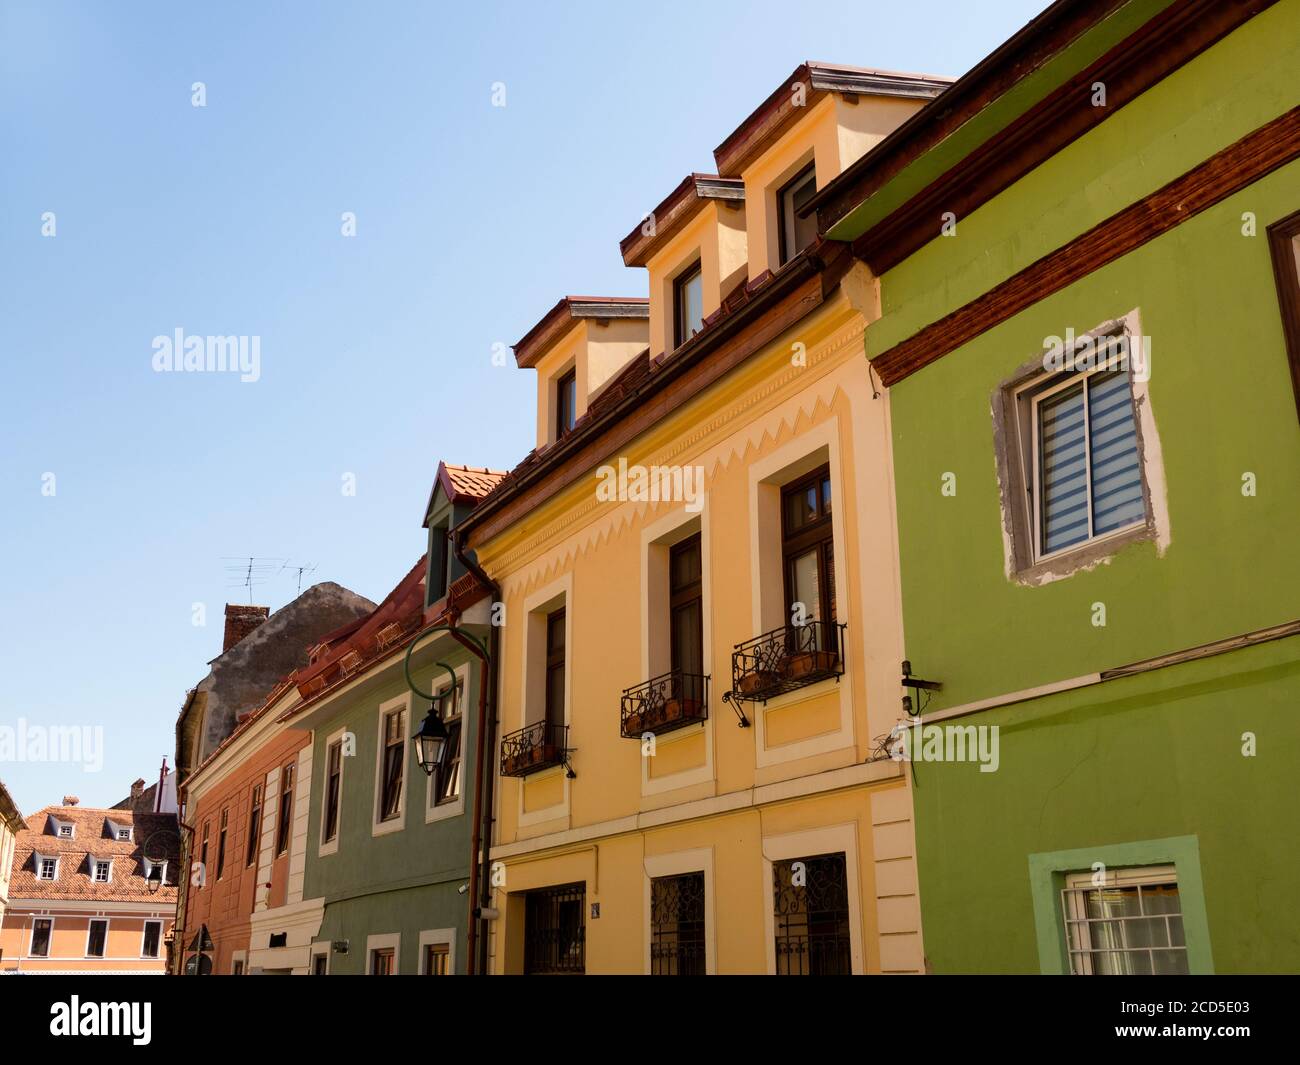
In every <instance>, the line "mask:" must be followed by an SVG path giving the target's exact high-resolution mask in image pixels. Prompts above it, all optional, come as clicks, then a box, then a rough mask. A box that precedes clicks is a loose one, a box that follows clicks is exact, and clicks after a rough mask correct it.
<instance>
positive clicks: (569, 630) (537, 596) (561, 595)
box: [515, 571, 578, 828]
mask: <svg viewBox="0 0 1300 1065" xmlns="http://www.w3.org/2000/svg"><path fill="white" fill-rule="evenodd" d="M560 599H562V600H563V601H564V654H565V662H564V723H565V724H566V725H568V726H569V730H570V731H569V741H570V743H571V744H572V745H573V746H575V747H576V746H578V740H577V737H575V736H574V735H573V731H572V730H573V720H572V715H573V672H574V664H575V663H574V651H575V648H574V645H573V572H572V571H569V572H568V573H565V574H564V575H563V576H562V577H560V578H559V579H558V580H554V581H552V582H551V583H550V584H548V585H546V586H545V587H542V588H538V589H537V590H536V591H535V592H533V594H532V595H530V596H528V598H527V599H525V600H524V631H523V658H522V662H523V676H521V677H520V684H521V686H522V691H521V696H522V697H521V698H520V699H519V716H518V717H517V718H516V721H517V724H516V725H515V728H517V729H521V728H523V727H524V726H526V725H527V724H529V720H528V708H529V705H528V700H529V695H528V692H529V685H530V681H531V680H532V677H531V666H530V663H531V657H530V654H529V652H530V646H529V641H530V638H531V632H530V630H531V629H532V628H533V626H532V625H529V624H528V618H529V616H530V615H532V614H534V613H536V612H538V611H539V610H540V609H541V608H542V607H543V606H546V605H548V604H551V603H553V602H555V601H557V600H560ZM542 633H543V635H542V639H543V640H544V639H545V638H546V637H545V626H542ZM544 654H545V648H543V655H544ZM543 683H544V682H543ZM551 772H557V773H561V774H563V789H564V797H563V798H562V799H561V800H560V801H559V802H558V803H552V804H551V805H550V806H546V807H542V808H540V809H537V810H533V811H531V812H527V811H525V810H524V792H525V790H526V789H527V784H528V781H529V780H531V779H535V777H520V778H519V787H518V788H517V789H516V790H517V791H518V793H519V797H518V799H517V802H518V811H517V814H516V816H517V822H516V823H517V824H518V826H519V827H520V828H527V827H529V826H531V825H537V824H542V823H544V822H546V821H554V820H556V819H558V818H561V817H568V816H569V811H570V802H571V795H570V791H571V789H570V784H571V783H572V782H571V781H570V780H569V776H568V774H567V773H565V772H564V770H563V769H562V768H561V769H555V770H552V771H551ZM537 775H538V776H544V775H545V774H544V773H543V774H537Z"/></svg>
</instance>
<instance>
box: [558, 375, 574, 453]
mask: <svg viewBox="0 0 1300 1065" xmlns="http://www.w3.org/2000/svg"><path fill="white" fill-rule="evenodd" d="M570 390H572V400H571V401H570V398H569V396H570ZM570 407H572V409H571V410H570V409H569V408H570ZM577 422H578V368H577V367H576V366H574V367H570V368H569V369H567V370H565V371H564V373H562V374H560V376H559V377H557V378H556V379H555V439H556V440H559V439H560V438H561V437H563V436H566V435H567V434H569V433H571V432H573V427H574V426H575V425H576V424H577Z"/></svg>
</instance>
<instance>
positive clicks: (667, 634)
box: [462, 64, 945, 975]
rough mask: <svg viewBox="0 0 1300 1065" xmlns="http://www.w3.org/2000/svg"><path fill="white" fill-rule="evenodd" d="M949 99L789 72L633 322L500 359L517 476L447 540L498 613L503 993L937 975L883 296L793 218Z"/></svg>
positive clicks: (885, 79) (577, 320)
mask: <svg viewBox="0 0 1300 1065" xmlns="http://www.w3.org/2000/svg"><path fill="white" fill-rule="evenodd" d="M944 84H945V82H944V81H943V80H942V79H935V78H928V77H923V76H914V75H892V74H883V73H881V72H877V71H859V70H852V69H848V68H839V67H835V68H829V67H818V66H815V65H811V64H805V65H803V66H801V67H800V68H798V69H797V70H796V71H795V73H794V74H793V75H792V76H791V78H789V79H787V81H786V82H785V83H783V85H782V86H781V87H780V88H778V90H777V91H776V92H775V93H774V94H773V95H772V97H770V98H769V99H768V100H767V101H765V103H764V104H763V105H762V106H761V107H760V108H759V109H758V110H757V111H755V112H754V114H753V115H751V116H750V117H749V118H748V119H747V120H746V121H745V123H743V124H742V125H741V127H740V128H739V129H737V131H736V132H734V133H733V134H732V135H731V136H730V137H729V138H728V139H727V140H726V141H725V142H724V143H723V145H722V146H721V147H720V148H719V149H718V150H717V152H716V153H715V159H716V161H717V164H718V174H716V175H691V176H690V177H688V178H687V179H686V180H685V181H684V182H683V183H682V185H681V186H679V187H678V189H677V190H676V191H675V192H674V193H673V194H672V195H671V196H670V197H669V198H668V199H667V200H665V201H664V203H662V204H660V205H659V207H658V208H656V211H655V212H653V213H652V214H651V215H650V216H648V217H647V218H646V219H645V220H644V221H643V222H642V223H641V225H639V226H638V227H637V228H636V229H634V230H633V231H632V233H630V234H629V236H628V237H627V238H626V239H625V240H624V241H623V244H622V249H623V256H624V261H625V262H626V263H627V264H628V265H629V266H632V267H635V268H644V269H645V270H646V272H647V274H648V279H649V293H650V295H649V299H648V300H609V299H606V300H599V299H595V298H581V297H569V298H567V299H566V300H562V301H561V302H560V304H558V305H557V307H556V308H555V309H554V310H553V311H552V312H551V313H550V314H548V315H547V317H546V318H545V319H543V321H542V322H541V323H539V324H538V326H537V327H535V328H534V329H533V330H532V331H531V332H530V333H529V334H528V335H527V336H526V337H525V338H524V339H523V340H521V341H520V343H519V344H518V345H516V348H515V352H516V358H517V360H518V362H519V364H520V365H521V366H524V367H527V368H532V369H535V370H536V371H537V374H538V449H537V450H536V451H535V452H534V453H533V454H531V455H530V456H529V457H528V458H527V459H526V460H525V461H524V462H523V463H522V464H521V465H520V466H519V467H517V468H516V470H514V471H512V473H511V474H510V475H508V476H507V477H506V479H505V481H503V483H502V485H501V486H499V488H498V490H497V491H496V492H495V493H493V494H492V495H490V496H489V497H488V499H487V500H486V501H485V502H484V503H483V504H480V506H479V508H478V509H477V510H476V511H475V512H474V514H473V515H472V516H471V517H470V518H469V519H468V521H467V522H466V523H465V527H464V529H463V530H462V534H463V535H464V536H465V537H466V541H467V543H468V544H469V546H471V547H473V548H474V549H475V550H476V551H477V553H478V558H479V561H480V563H481V565H482V566H483V567H484V569H485V570H486V572H487V573H488V574H489V575H490V577H491V578H492V579H493V580H494V581H495V582H496V583H497V585H498V586H499V588H500V601H501V604H502V606H501V608H500V617H499V620H500V622H501V623H502V628H501V633H500V636H501V651H500V660H499V663H498V667H499V674H498V685H499V718H500V720H499V731H500V734H501V737H502V738H501V748H500V755H499V758H498V772H499V773H500V776H499V778H498V780H497V781H496V787H495V795H494V800H495V809H494V817H495V829H494V834H493V840H492V846H491V860H492V879H491V883H492V908H491V910H490V911H488V916H489V917H490V918H491V920H490V921H489V923H488V927H489V929H490V939H489V943H490V948H489V949H490V966H489V968H490V971H491V972H494V973H548V972H551V973H564V972H587V973H652V974H664V975H673V974H688V973H705V972H707V973H790V974H796V973H847V972H852V973H886V972H887V973H915V972H920V971H922V970H923V969H924V948H923V943H922V938H921V929H920V917H919V904H918V897H917V883H916V870H915V862H914V845H913V828H912V817H911V797H910V791H909V787H910V784H909V780H908V778H907V777H906V776H905V775H904V768H903V766H902V765H900V763H898V762H895V761H893V760H891V759H889V758H888V757H886V756H885V755H884V754H883V751H882V744H881V741H882V739H883V738H884V737H885V736H886V735H887V734H888V732H889V730H890V729H891V728H892V727H893V726H894V724H895V723H896V722H897V720H898V718H899V713H900V697H901V694H902V693H901V688H900V665H901V659H902V657H903V652H902V647H903V638H902V626H901V620H900V617H901V609H900V596H899V586H898V578H897V573H898V545H897V542H896V534H895V520H894V512H893V498H894V496H893V486H892V481H891V477H892V472H891V471H892V461H891V452H890V448H891V444H890V439H891V434H890V426H889V408H888V398H887V396H885V395H884V394H881V393H879V392H878V390H877V389H876V388H874V387H873V384H872V381H871V379H870V377H869V372H868V366H867V363H866V361H865V359H864V358H863V330H864V327H865V325H866V323H867V322H868V321H870V320H873V319H874V318H875V317H877V316H878V314H879V309H878V305H877V301H878V295H877V288H876V285H875V283H874V280H873V279H872V278H871V277H870V276H869V274H867V272H866V270H865V268H864V267H863V266H861V265H860V264H859V265H855V266H851V265H850V262H851V259H850V257H849V256H848V254H847V253H846V250H845V249H844V248H842V247H839V246H836V245H832V244H824V243H821V242H818V241H817V240H816V235H815V224H814V225H813V226H812V228H811V230H810V228H809V223H808V221H807V219H805V218H803V217H801V216H800V214H799V210H798V208H799V206H800V205H801V203H802V202H803V201H804V200H806V199H807V198H808V196H809V195H811V193H812V191H815V189H817V188H820V187H824V185H825V184H826V183H827V182H829V181H830V180H831V179H832V178H834V177H835V176H836V175H837V174H838V173H840V172H841V171H842V170H843V169H844V168H845V167H847V166H848V165H849V164H851V163H852V162H853V161H854V160H855V159H856V158H858V157H859V156H861V155H862V154H863V153H864V152H865V151H866V150H867V149H868V148H870V147H871V146H872V145H874V144H875V143H877V142H878V141H879V140H880V139H882V138H883V137H884V136H885V135H886V134H887V133H888V132H889V131H890V130H891V129H893V128H894V127H895V126H897V125H898V123H900V122H901V121H902V120H903V119H905V118H906V117H907V116H908V115H909V114H911V113H912V112H913V111H915V110H916V109H917V108H918V107H919V106H921V105H922V104H923V103H924V102H925V100H927V99H929V98H931V97H932V96H934V95H936V94H937V92H938V91H939V90H940V89H941V88H942V86H943V85H944ZM633 340H635V341H636V342H635V343H634V342H632V341H633ZM593 381H595V382H598V384H597V385H596V386H595V387H593V386H592V385H591V384H590V382H593Z"/></svg>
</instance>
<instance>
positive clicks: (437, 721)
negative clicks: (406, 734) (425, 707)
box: [411, 697, 448, 776]
mask: <svg viewBox="0 0 1300 1065" xmlns="http://www.w3.org/2000/svg"><path fill="white" fill-rule="evenodd" d="M447 739H448V735H447V726H446V725H444V724H443V722H442V698H441V697H439V698H437V699H434V701H433V705H432V706H430V707H429V713H428V714H427V715H425V718H424V723H423V724H421V725H420V731H419V732H417V733H416V734H415V735H414V736H413V737H411V742H412V743H414V744H415V757H416V759H417V760H418V761H419V763H420V768H421V769H423V770H424V772H425V773H426V774H427V775H428V776H433V771H434V770H435V769H437V768H438V766H440V765H442V752H443V751H445V750H446V749H447Z"/></svg>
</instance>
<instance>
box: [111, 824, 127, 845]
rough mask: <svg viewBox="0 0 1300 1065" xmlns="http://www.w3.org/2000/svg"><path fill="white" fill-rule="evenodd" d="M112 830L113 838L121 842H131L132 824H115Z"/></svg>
mask: <svg viewBox="0 0 1300 1065" xmlns="http://www.w3.org/2000/svg"><path fill="white" fill-rule="evenodd" d="M111 830H112V833H113V838H114V839H115V840H117V841H118V842H119V843H130V842H131V832H132V829H131V826H130V825H113V826H112V829H111Z"/></svg>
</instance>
